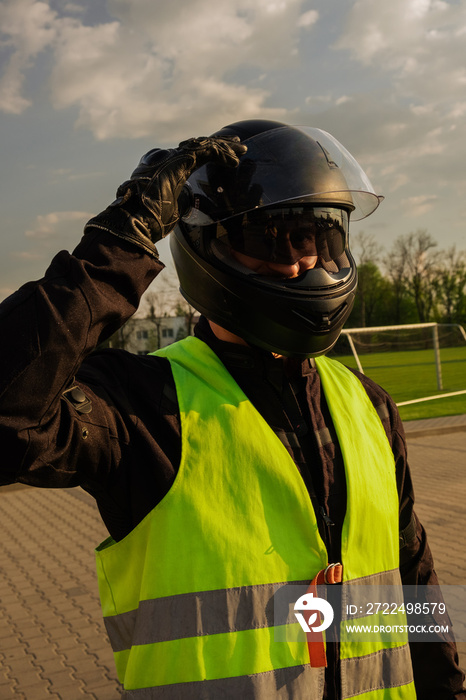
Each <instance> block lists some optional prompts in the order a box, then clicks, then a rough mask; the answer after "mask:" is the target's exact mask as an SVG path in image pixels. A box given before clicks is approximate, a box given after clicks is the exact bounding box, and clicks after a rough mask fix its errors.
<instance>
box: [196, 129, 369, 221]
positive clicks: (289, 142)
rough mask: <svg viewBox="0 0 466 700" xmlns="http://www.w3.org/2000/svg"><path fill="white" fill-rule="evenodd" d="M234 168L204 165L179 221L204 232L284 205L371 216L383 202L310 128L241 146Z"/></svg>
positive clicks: (343, 155)
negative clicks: (256, 211)
mask: <svg viewBox="0 0 466 700" xmlns="http://www.w3.org/2000/svg"><path fill="white" fill-rule="evenodd" d="M244 144H245V145H246V146H247V147H248V150H247V152H246V153H245V154H244V155H243V156H241V158H240V162H239V165H238V167H237V168H226V167H219V166H217V165H215V164H213V163H207V164H206V165H204V166H202V167H201V168H199V169H197V170H196V171H195V172H194V173H193V174H192V175H191V177H190V178H189V180H188V182H187V185H186V190H187V191H188V192H189V197H190V199H191V208H190V209H189V210H188V211H187V212H186V213H185V214H184V215H183V217H182V218H183V221H184V222H185V223H187V224H190V225H192V226H206V225H209V224H211V223H216V222H218V221H224V220H226V219H228V218H230V217H232V216H237V215H239V214H244V213H246V212H249V211H252V210H253V209H259V208H262V207H271V206H274V205H275V206H282V205H283V204H284V203H286V202H289V203H290V204H291V203H292V202H293V201H294V203H296V204H298V203H299V204H308V205H312V204H315V205H316V206H318V205H322V206H325V205H329V206H334V207H342V208H345V209H347V210H348V211H350V212H351V219H352V220H353V221H357V220H359V219H363V218H365V217H366V216H369V214H371V213H372V212H373V211H374V210H375V209H376V208H377V206H378V205H379V202H380V201H381V199H383V197H380V196H379V195H377V194H375V192H374V189H373V187H372V185H371V183H370V181H369V179H368V177H367V175H366V174H365V173H364V171H363V170H362V168H361V167H360V166H359V164H358V163H357V162H356V160H355V159H354V158H353V157H352V156H351V154H350V153H348V151H347V150H346V149H345V148H344V146H342V145H341V144H340V143H339V142H338V141H337V140H336V139H334V138H333V137H332V136H331V135H330V134H328V133H326V132H325V131H322V130H320V129H315V128H312V127H283V128H278V129H272V130H269V131H266V132H264V133H261V134H258V135H256V136H253V137H251V138H248V139H246V140H245V141H244Z"/></svg>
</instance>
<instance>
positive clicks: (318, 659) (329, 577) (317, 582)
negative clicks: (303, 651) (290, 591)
mask: <svg viewBox="0 0 466 700" xmlns="http://www.w3.org/2000/svg"><path fill="white" fill-rule="evenodd" d="M342 578H343V566H342V564H329V565H328V566H327V568H326V569H322V570H321V571H319V573H318V574H317V575H316V576H314V578H313V579H312V581H311V583H310V584H309V588H308V589H307V591H306V593H312V594H313V595H314V597H316V598H317V586H321V585H322V584H324V583H328V584H330V583H341V581H342ZM317 616H318V618H319V619H320V613H317ZM306 639H307V648H308V650H309V664H310V665H311V666H312V667H313V668H318V667H323V666H324V667H325V666H327V656H326V654H325V645H324V638H323V635H322V632H313V631H312V630H311V632H306Z"/></svg>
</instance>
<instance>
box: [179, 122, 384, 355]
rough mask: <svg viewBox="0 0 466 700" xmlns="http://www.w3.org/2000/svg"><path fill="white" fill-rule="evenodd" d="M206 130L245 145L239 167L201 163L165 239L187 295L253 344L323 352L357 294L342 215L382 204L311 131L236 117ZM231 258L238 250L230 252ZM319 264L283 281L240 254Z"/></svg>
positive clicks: (344, 156)
mask: <svg viewBox="0 0 466 700" xmlns="http://www.w3.org/2000/svg"><path fill="white" fill-rule="evenodd" d="M214 136H238V137H239V138H240V139H241V141H242V142H243V143H244V144H245V145H246V146H247V147H248V150H247V152H246V153H245V155H243V156H242V157H241V159H240V163H239V165H238V167H237V168H236V169H230V168H224V167H219V166H216V165H213V164H210V163H208V164H207V165H205V166H203V167H202V168H200V169H199V170H197V171H195V172H194V173H193V175H192V176H191V177H190V178H189V180H188V182H187V185H186V187H185V190H184V192H183V193H182V197H181V198H180V208H181V207H182V208H183V209H184V210H185V212H186V213H185V214H184V216H183V217H182V219H181V220H180V222H179V224H178V225H177V227H176V229H175V231H174V232H173V233H172V234H171V237H170V244H171V250H172V254H173V259H174V263H175V267H176V270H177V273H178V277H179V280H180V291H181V293H182V294H183V296H184V297H185V298H186V299H187V301H188V302H189V303H190V304H191V305H192V306H194V308H195V309H197V310H198V311H199V312H201V313H202V314H204V315H205V316H206V317H207V318H208V319H210V320H211V321H214V322H215V323H217V324H218V325H220V326H221V327H222V328H225V329H226V330H228V331H230V332H232V333H234V334H235V335H238V336H240V337H241V338H243V339H244V340H245V341H246V342H248V343H249V344H251V345H256V346H258V347H260V348H263V349H265V350H269V351H271V352H274V353H278V354H281V355H285V356H289V357H300V358H305V357H312V356H317V355H322V354H325V353H326V352H328V351H329V350H330V349H331V348H332V347H333V345H334V344H335V342H336V341H337V339H338V336H339V335H340V332H341V329H342V327H343V324H344V323H345V321H346V319H347V318H348V316H349V314H350V312H351V308H352V306H353V302H354V295H355V290H356V285H357V273H356V265H355V262H354V260H353V257H352V255H351V253H350V251H349V247H348V223H349V217H350V215H351V217H352V218H353V219H356V220H358V219H362V218H364V217H366V216H369V214H371V213H372V212H373V211H374V210H375V209H376V208H377V206H378V205H379V202H380V201H381V199H383V198H382V197H379V196H377V195H376V194H375V192H374V190H373V188H372V185H371V184H370V182H369V180H368V178H367V177H366V175H365V174H364V172H363V171H362V169H361V168H360V166H359V165H358V163H357V162H356V161H355V160H354V158H353V157H352V156H351V155H350V154H349V153H348V151H346V149H345V148H344V147H343V146H342V145H341V144H340V143H339V142H338V141H336V139H334V138H333V137H332V136H330V134H327V133H326V132H324V131H321V130H320V129H313V128H310V127H292V126H288V125H286V124H282V123H280V122H272V121H264V120H247V121H242V122H236V123H235V124H231V125H229V126H227V127H224V128H223V129H221V130H220V131H218V132H216V133H215V134H214ZM238 254H239V255H238ZM244 255H246V256H249V257H252V258H255V259H259V260H268V261H273V262H274V263H283V264H289V263H293V262H295V261H296V260H299V259H300V258H302V257H303V256H308V255H309V256H313V257H315V258H316V259H317V260H318V262H317V265H316V266H315V267H314V268H313V269H308V270H307V271H305V272H304V273H303V274H300V275H299V276H298V277H295V278H292V279H281V278H277V277H270V276H264V275H259V274H257V273H255V272H253V271H252V270H251V269H249V267H246V266H245V265H243V264H241V260H242V257H241V256H244Z"/></svg>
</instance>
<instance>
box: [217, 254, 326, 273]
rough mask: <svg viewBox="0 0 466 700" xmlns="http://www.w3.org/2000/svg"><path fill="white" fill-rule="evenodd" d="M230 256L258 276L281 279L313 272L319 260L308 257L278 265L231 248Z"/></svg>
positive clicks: (314, 256) (315, 257) (316, 257)
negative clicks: (308, 271) (309, 271)
mask: <svg viewBox="0 0 466 700" xmlns="http://www.w3.org/2000/svg"><path fill="white" fill-rule="evenodd" d="M230 255H231V257H232V258H234V259H235V260H237V261H238V262H239V263H241V265H244V267H247V268H248V269H249V270H252V271H253V272H255V273H256V274H257V275H264V276H266V277H277V278H279V279H291V278H293V277H298V276H299V275H301V274H302V273H303V272H306V271H307V270H312V268H313V267H315V266H316V264H317V261H318V259H319V258H318V256H317V255H306V256H303V257H302V258H300V259H299V260H297V261H296V262H294V263H276V262H271V261H268V260H259V259H258V258H253V257H251V256H250V255H245V254H244V253H239V252H238V251H236V250H233V248H230Z"/></svg>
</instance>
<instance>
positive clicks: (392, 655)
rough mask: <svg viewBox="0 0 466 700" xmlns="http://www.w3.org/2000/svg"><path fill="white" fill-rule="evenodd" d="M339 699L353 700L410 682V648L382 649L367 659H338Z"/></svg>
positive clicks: (411, 670)
mask: <svg viewBox="0 0 466 700" xmlns="http://www.w3.org/2000/svg"><path fill="white" fill-rule="evenodd" d="M340 663H341V666H340V668H341V688H342V698H343V700H344V699H345V698H353V697H355V696H358V695H362V694H363V693H368V692H369V691H371V690H378V689H381V688H396V687H399V686H402V685H407V684H408V683H411V682H412V681H413V669H412V665H411V655H410V653H409V647H408V645H407V644H405V645H404V646H402V647H395V648H393V649H382V650H381V651H377V652H375V653H374V654H369V655H368V656H361V657H356V658H354V659H341V661H340Z"/></svg>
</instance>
